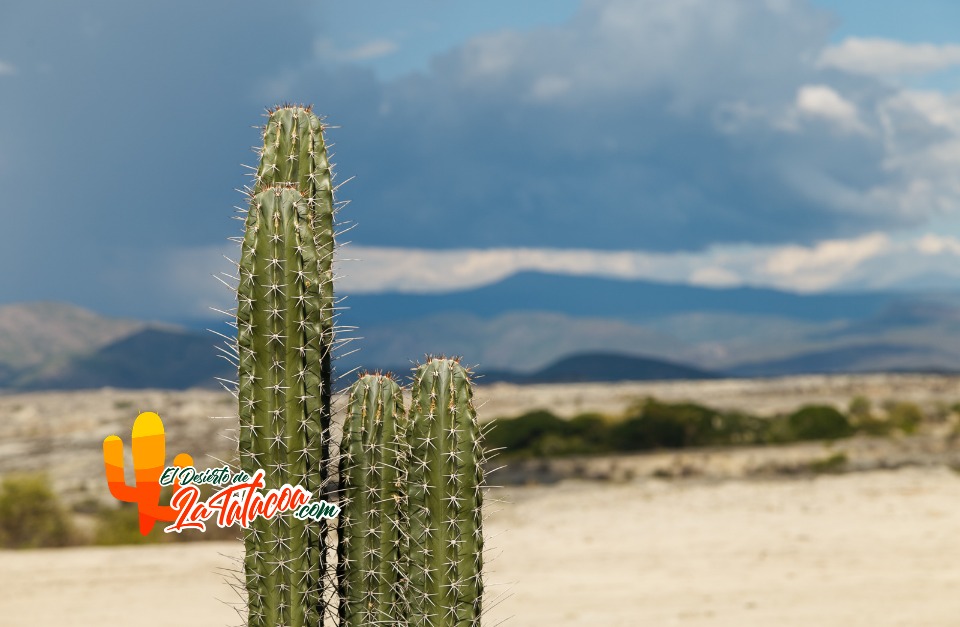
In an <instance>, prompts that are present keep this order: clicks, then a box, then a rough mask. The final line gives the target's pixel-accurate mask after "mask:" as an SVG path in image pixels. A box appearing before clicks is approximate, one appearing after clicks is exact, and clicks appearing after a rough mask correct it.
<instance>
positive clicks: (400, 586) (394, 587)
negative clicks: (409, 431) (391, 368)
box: [337, 374, 409, 627]
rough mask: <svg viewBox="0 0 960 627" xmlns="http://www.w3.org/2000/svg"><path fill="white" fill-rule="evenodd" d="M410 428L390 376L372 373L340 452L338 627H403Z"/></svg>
mask: <svg viewBox="0 0 960 627" xmlns="http://www.w3.org/2000/svg"><path fill="white" fill-rule="evenodd" d="M406 426H407V425H406V415H405V411H404V407H403V393H402V391H401V389H400V386H399V385H397V383H396V382H395V381H394V380H393V379H392V378H390V377H388V376H385V375H381V374H367V375H364V376H362V377H360V378H359V379H358V380H357V381H356V382H355V383H354V384H353V386H352V387H351V388H350V395H349V400H348V403H347V415H346V418H345V420H344V425H343V438H342V441H341V442H342V443H341V446H340V485H341V490H342V491H343V495H344V497H343V499H342V502H341V507H342V509H341V512H340V518H339V525H338V533H339V547H338V561H337V564H338V575H339V584H340V585H339V592H340V625H341V627H362V626H364V625H390V626H397V625H406V606H405V603H406V598H405V596H406V581H405V580H406V571H407V568H406V561H407V559H408V558H409V555H408V551H409V535H408V533H407V527H406V521H405V514H406V512H405V510H406V504H407V503H406V481H407V472H406V468H407V460H408V457H409V455H408V451H407V443H406Z"/></svg>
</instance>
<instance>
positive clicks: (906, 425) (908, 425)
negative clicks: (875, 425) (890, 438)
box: [887, 402, 923, 435]
mask: <svg viewBox="0 0 960 627" xmlns="http://www.w3.org/2000/svg"><path fill="white" fill-rule="evenodd" d="M887 422H888V423H890V427H891V428H893V429H900V430H901V431H903V432H904V433H906V434H907V435H910V434H912V433H916V432H917V428H918V427H919V426H920V423H922V422H923V412H922V411H921V410H920V408H919V407H917V405H916V404H914V403H908V402H900V403H890V404H888V405H887Z"/></svg>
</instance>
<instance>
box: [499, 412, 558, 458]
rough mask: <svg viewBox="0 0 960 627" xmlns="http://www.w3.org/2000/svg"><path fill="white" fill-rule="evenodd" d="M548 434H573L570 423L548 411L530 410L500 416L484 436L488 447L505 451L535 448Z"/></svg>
mask: <svg viewBox="0 0 960 627" xmlns="http://www.w3.org/2000/svg"><path fill="white" fill-rule="evenodd" d="M547 434H554V435H560V436H569V435H573V429H572V428H571V426H570V423H569V422H568V421H566V420H563V419H561V418H557V417H556V416H555V415H553V414H552V413H550V412H548V411H544V410H537V411H532V412H528V413H526V414H523V415H522V416H519V417H517V418H508V419H504V418H498V419H497V420H496V422H495V423H494V425H493V427H492V428H491V429H490V431H488V432H487V434H486V436H484V444H485V446H486V447H487V448H488V449H499V448H502V449H503V452H504V453H515V452H518V451H523V450H530V449H534V448H535V447H536V446H535V445H536V443H537V441H538V440H539V439H540V438H542V437H543V436H545V435H547Z"/></svg>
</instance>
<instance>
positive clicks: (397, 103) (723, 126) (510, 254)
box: [0, 0, 960, 320]
mask: <svg viewBox="0 0 960 627" xmlns="http://www.w3.org/2000/svg"><path fill="white" fill-rule="evenodd" d="M958 22H960V4H958V3H955V2H948V1H944V0H913V1H912V2H910V3H904V2H894V1H892V0H875V1H873V2H867V1H855V0H730V1H729V2H716V1H715V0H674V1H672V2H668V3H665V2H659V1H657V0H582V1H578V0H524V2H516V0H490V1H486V2H483V3H462V2H452V1H450V0H447V1H442V0H409V1H408V2H404V3H402V4H401V3H396V2H394V1H391V0H370V1H367V2H352V3H346V2H334V1H333V0H311V1H307V0H289V1H287V2H283V3H278V4H277V5H273V6H271V7H270V8H269V9H268V10H265V9H264V5H263V4H262V3H254V2H250V1H247V0H238V1H231V2H226V1H222V0H208V1H205V2H203V3H196V2H186V1H184V0H170V1H168V2H165V3H131V2H120V1H119V0H91V1H89V2H85V3H67V2H47V3H38V2H27V1H25V0H7V1H6V2H4V3H3V5H2V6H0V188H2V190H3V191H2V199H3V200H2V204H0V216H2V225H0V267H2V268H3V271H2V272H0V304H2V303H12V302H20V301H32V300H56V301H66V302H71V303H75V304H78V305H81V306H85V307H88V308H90V309H93V310H95V311H98V312H100V313H103V314H108V315H117V316H133V317H140V318H151V319H166V320H179V319H191V318H197V317H203V316H205V315H207V313H208V308H209V307H210V306H222V305H223V303H224V302H225V301H229V294H228V293H226V288H223V287H220V286H219V284H218V283H217V282H216V281H215V280H214V279H213V278H212V277H211V275H212V274H215V273H216V272H219V271H221V270H223V269H226V268H227V267H228V266H227V262H226V261H225V260H224V259H223V257H224V255H226V256H231V255H232V252H233V248H232V246H233V245H232V244H230V243H229V242H227V240H226V238H227V237H230V236H235V235H237V234H238V233H239V229H240V228H241V224H240V223H239V222H236V221H234V220H232V219H231V217H232V216H233V215H234V209H233V207H234V206H235V205H238V204H241V203H242V202H243V196H242V194H241V193H240V192H238V191H237V190H238V189H240V188H242V187H243V185H244V184H245V183H246V182H247V180H248V179H247V178H246V177H245V173H246V172H248V170H246V169H244V167H243V165H252V164H254V163H255V155H254V154H253V153H252V151H251V148H252V147H253V146H254V145H255V144H256V143H257V141H258V138H259V135H258V132H257V130H256V128H255V127H256V126H257V125H259V124H262V123H263V120H264V118H263V117H262V114H263V112H264V109H265V108H266V107H268V106H271V105H274V104H276V103H279V102H284V101H289V102H298V103H312V104H313V105H314V108H315V110H316V111H318V112H319V113H321V114H323V115H325V116H326V121H327V123H328V124H330V125H331V126H332V128H330V129H329V131H328V134H327V139H328V141H329V142H331V143H333V144H335V146H334V148H333V151H334V152H335V153H336V154H335V157H334V162H335V164H336V169H335V171H336V173H337V177H338V178H337V180H338V182H344V181H347V180H348V179H349V181H348V182H346V183H345V184H344V185H343V187H341V188H339V190H338V198H339V199H341V200H347V199H348V200H350V204H349V205H348V206H347V207H346V208H345V209H344V210H343V211H342V212H341V213H340V216H339V217H340V219H341V220H342V221H343V226H344V227H346V226H352V228H351V229H350V230H349V231H348V232H347V233H345V234H344V235H343V236H341V242H343V243H345V244H346V245H345V246H344V247H343V248H342V249H341V261H340V263H339V264H338V272H339V273H340V274H341V275H342V280H341V281H340V284H339V285H340V288H339V289H341V290H342V291H343V292H346V293H351V292H352V293H362V292H366V293H375V292H382V291H395V290H400V291H426V292H429V291H445V290H452V289H462V288H464V287H470V286H478V285H482V284H484V283H489V282H491V281H496V280H498V279H501V278H504V277H506V276H509V275H510V274H512V273H514V272H517V271H522V270H542V271H547V272H560V273H574V274H583V275H597V276H616V277H623V278H642V279H651V280H658V281H667V282H675V283H688V284H695V285H705V286H715V287H723V286H736V285H755V286H765V287H774V288H778V289H785V290H791V291H798V292H819V291H829V290H873V289H920V288H923V289H926V288H950V287H951V286H952V285H953V284H954V283H956V284H957V285H960V263H957V262H958V260H960V178H958V173H960V90H958V88H960V35H957V33H956V29H955V24H957V23H958Z"/></svg>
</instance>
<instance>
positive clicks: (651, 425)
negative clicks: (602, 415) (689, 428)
mask: <svg viewBox="0 0 960 627" xmlns="http://www.w3.org/2000/svg"><path fill="white" fill-rule="evenodd" d="M610 441H611V445H612V447H613V448H614V449H615V450H618V451H642V450H648V449H655V448H682V447H684V446H686V444H687V432H686V429H685V428H684V425H683V424H682V423H681V422H679V421H677V420H675V419H674V418H672V417H669V416H663V415H658V414H657V413H656V412H653V413H651V414H646V413H644V414H641V415H639V416H634V417H633V418H627V419H626V420H624V421H622V422H619V423H617V424H615V425H614V426H613V427H612V428H611V429H610Z"/></svg>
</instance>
